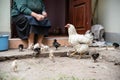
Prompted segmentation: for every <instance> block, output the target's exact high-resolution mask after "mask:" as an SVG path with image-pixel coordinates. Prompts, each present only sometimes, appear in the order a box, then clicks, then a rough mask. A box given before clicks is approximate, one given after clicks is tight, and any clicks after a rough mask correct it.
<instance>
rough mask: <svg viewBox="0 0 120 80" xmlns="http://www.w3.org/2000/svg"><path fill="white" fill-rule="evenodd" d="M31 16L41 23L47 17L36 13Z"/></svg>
mask: <svg viewBox="0 0 120 80" xmlns="http://www.w3.org/2000/svg"><path fill="white" fill-rule="evenodd" d="M31 16H33V17H35V18H36V19H37V20H38V21H41V20H43V19H44V18H45V16H43V15H41V14H37V13H35V12H32V13H31Z"/></svg>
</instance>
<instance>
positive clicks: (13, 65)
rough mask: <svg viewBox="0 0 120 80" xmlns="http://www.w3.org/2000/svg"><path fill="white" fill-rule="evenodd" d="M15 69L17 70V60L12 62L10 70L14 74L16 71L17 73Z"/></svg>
mask: <svg viewBox="0 0 120 80" xmlns="http://www.w3.org/2000/svg"><path fill="white" fill-rule="evenodd" d="M17 68H18V66H17V60H14V61H13V62H12V70H13V71H14V72H16V71H17Z"/></svg>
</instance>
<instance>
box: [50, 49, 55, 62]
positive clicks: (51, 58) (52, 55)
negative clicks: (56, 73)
mask: <svg viewBox="0 0 120 80" xmlns="http://www.w3.org/2000/svg"><path fill="white" fill-rule="evenodd" d="M54 58H55V56H54V52H53V50H50V53H49V59H50V60H51V61H53V62H55V59H54Z"/></svg>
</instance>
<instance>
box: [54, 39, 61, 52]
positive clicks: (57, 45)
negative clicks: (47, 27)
mask: <svg viewBox="0 0 120 80" xmlns="http://www.w3.org/2000/svg"><path fill="white" fill-rule="evenodd" d="M60 45H61V44H59V43H58V42H57V40H56V39H54V42H53V46H54V47H55V48H56V50H57V49H58V47H60Z"/></svg>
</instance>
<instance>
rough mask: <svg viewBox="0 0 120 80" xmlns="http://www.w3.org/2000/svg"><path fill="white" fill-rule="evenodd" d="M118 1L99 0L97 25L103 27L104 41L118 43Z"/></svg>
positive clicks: (119, 3) (119, 31) (119, 15)
mask: <svg viewBox="0 0 120 80" xmlns="http://www.w3.org/2000/svg"><path fill="white" fill-rule="evenodd" d="M119 9H120V0H99V4H98V23H99V24H101V25H103V26H104V27H105V32H106V40H107V41H111V42H119V43H120V10H119Z"/></svg>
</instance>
